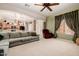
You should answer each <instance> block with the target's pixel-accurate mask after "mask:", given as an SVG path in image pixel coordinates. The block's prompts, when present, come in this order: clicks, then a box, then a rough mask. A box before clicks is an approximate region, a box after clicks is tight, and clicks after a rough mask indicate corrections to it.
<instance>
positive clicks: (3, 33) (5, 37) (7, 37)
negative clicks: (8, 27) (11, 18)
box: [0, 32, 9, 39]
mask: <svg viewBox="0 0 79 59" xmlns="http://www.w3.org/2000/svg"><path fill="white" fill-rule="evenodd" d="M0 35H2V36H3V39H9V34H8V33H6V32H2V33H0Z"/></svg>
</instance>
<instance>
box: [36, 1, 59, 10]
mask: <svg viewBox="0 0 79 59" xmlns="http://www.w3.org/2000/svg"><path fill="white" fill-rule="evenodd" d="M35 5H37V6H43V7H44V8H43V9H41V10H40V11H43V10H44V9H45V8H47V9H48V10H49V11H52V9H51V8H50V6H56V5H59V3H42V4H35Z"/></svg>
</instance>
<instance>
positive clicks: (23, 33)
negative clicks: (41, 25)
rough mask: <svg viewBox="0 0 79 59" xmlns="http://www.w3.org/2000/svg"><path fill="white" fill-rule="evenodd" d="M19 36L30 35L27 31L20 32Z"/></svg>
mask: <svg viewBox="0 0 79 59" xmlns="http://www.w3.org/2000/svg"><path fill="white" fill-rule="evenodd" d="M20 34H21V37H27V36H30V35H29V33H28V32H21V33H20Z"/></svg>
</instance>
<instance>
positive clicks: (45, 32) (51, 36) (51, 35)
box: [43, 29, 54, 39]
mask: <svg viewBox="0 0 79 59" xmlns="http://www.w3.org/2000/svg"><path fill="white" fill-rule="evenodd" d="M43 37H44V38H46V39H48V38H53V37H54V34H52V33H50V32H49V30H48V29H43Z"/></svg>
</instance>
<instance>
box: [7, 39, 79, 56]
mask: <svg viewBox="0 0 79 59" xmlns="http://www.w3.org/2000/svg"><path fill="white" fill-rule="evenodd" d="M8 55H9V56H73V55H74V56H79V46H77V45H76V44H74V43H73V42H72V41H69V40H65V39H41V40H40V41H36V42H32V43H28V44H24V45H20V46H17V47H13V48H10V49H9V53H8Z"/></svg>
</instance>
